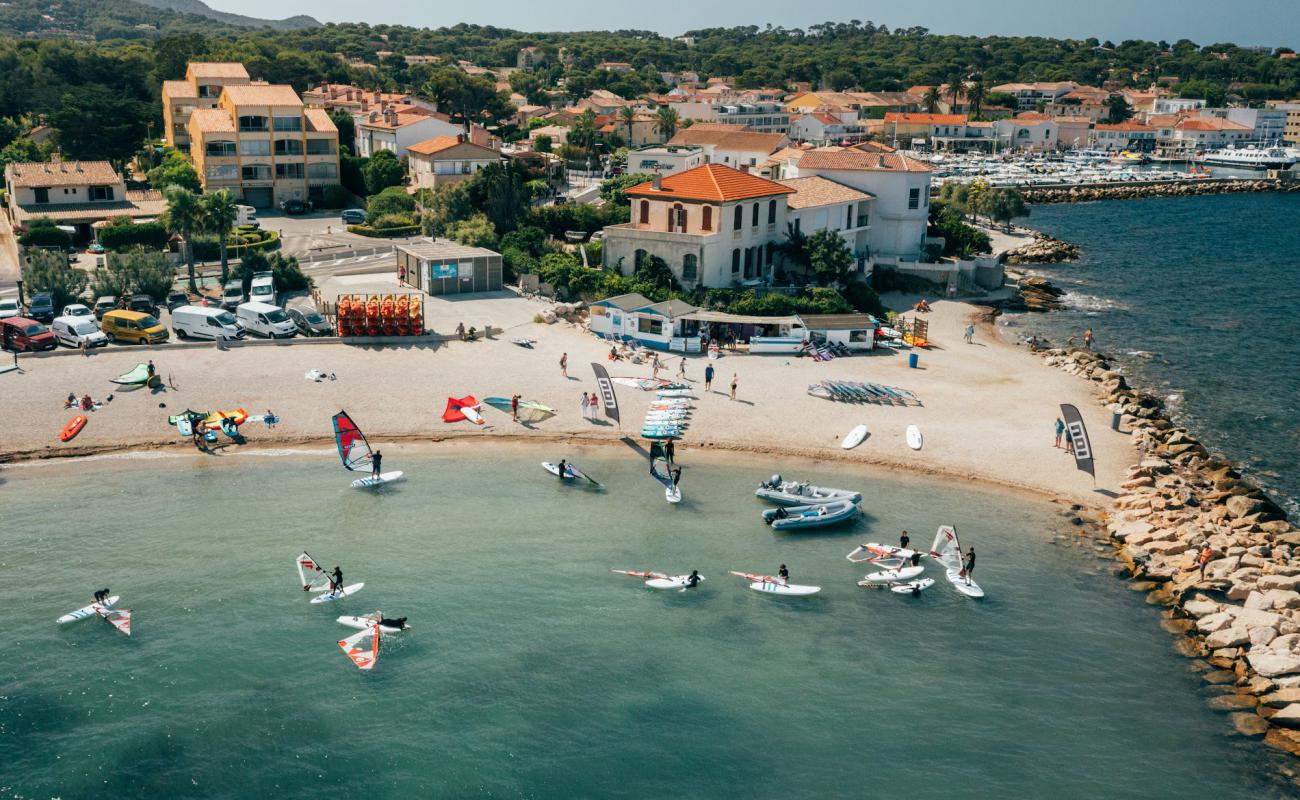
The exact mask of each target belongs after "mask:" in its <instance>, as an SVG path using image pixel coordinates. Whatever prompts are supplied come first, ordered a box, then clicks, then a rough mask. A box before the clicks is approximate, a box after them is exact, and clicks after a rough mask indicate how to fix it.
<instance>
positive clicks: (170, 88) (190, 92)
mask: <svg viewBox="0 0 1300 800" xmlns="http://www.w3.org/2000/svg"><path fill="white" fill-rule="evenodd" d="M162 93H163V95H164V96H166V97H167V98H169V99H171V100H181V99H185V98H190V97H193V98H195V99H198V96H199V93H198V92H197V91H195V89H194V86H193V84H191V83H190V82H189V81H163V85H162Z"/></svg>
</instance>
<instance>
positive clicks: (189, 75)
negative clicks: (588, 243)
mask: <svg viewBox="0 0 1300 800" xmlns="http://www.w3.org/2000/svg"><path fill="white" fill-rule="evenodd" d="M252 82H253V81H252V79H251V78H249V77H248V70H246V69H244V65H243V64H237V63H230V62H208V61H196V62H194V63H191V64H190V65H189V66H187V67H186V68H185V79H184V80H179V81H163V85H162V107H163V138H164V140H166V142H167V145H168V146H169V147H175V148H177V149H180V150H184V149H185V148H187V147H188V146H189V143H190V134H189V122H190V115H191V114H193V113H194V112H195V111H197V110H198V109H200V108H216V106H217V101H218V100H220V99H221V90H222V89H224V88H225V87H227V86H245V85H247V84H250V83H252Z"/></svg>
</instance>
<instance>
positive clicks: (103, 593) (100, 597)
mask: <svg viewBox="0 0 1300 800" xmlns="http://www.w3.org/2000/svg"><path fill="white" fill-rule="evenodd" d="M107 599H108V589H99V590H97V591H96V592H95V602H96V603H102V602H104V601H105V600H107Z"/></svg>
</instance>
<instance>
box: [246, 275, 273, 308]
mask: <svg viewBox="0 0 1300 800" xmlns="http://www.w3.org/2000/svg"><path fill="white" fill-rule="evenodd" d="M248 302H250V303H270V304H271V305H275V277H274V276H273V275H272V274H271V273H269V272H254V273H253V285H252V286H251V287H250V288H249V290H248Z"/></svg>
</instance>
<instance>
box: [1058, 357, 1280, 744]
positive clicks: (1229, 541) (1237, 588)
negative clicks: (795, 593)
mask: <svg viewBox="0 0 1300 800" xmlns="http://www.w3.org/2000/svg"><path fill="white" fill-rule="evenodd" d="M1041 355H1042V356H1043V358H1044V360H1045V361H1046V362H1047V363H1048V364H1050V365H1052V366H1055V367H1058V368H1060V369H1063V370H1065V371H1067V372H1070V373H1072V374H1075V375H1079V376H1082V377H1084V378H1087V379H1088V380H1090V381H1092V382H1093V383H1094V384H1095V385H1096V389H1097V395H1098V398H1099V400H1100V402H1101V403H1102V404H1103V405H1105V406H1106V407H1107V408H1109V409H1110V410H1111V411H1113V412H1114V413H1116V414H1118V415H1119V426H1120V430H1126V431H1130V432H1131V433H1132V434H1133V437H1134V439H1135V441H1136V443H1137V448H1138V453H1139V460H1138V463H1136V464H1134V465H1133V466H1132V467H1131V468H1129V470H1128V478H1127V480H1126V481H1125V482H1124V483H1123V484H1122V485H1121V488H1122V489H1123V491H1124V493H1123V494H1122V495H1121V496H1120V497H1118V498H1117V499H1116V500H1115V502H1114V505H1113V507H1112V509H1111V511H1110V514H1109V518H1108V520H1107V522H1106V528H1105V529H1106V532H1107V534H1108V535H1109V538H1110V540H1111V541H1112V543H1113V544H1114V546H1115V548H1116V550H1117V553H1118V556H1119V559H1120V561H1121V562H1122V563H1123V564H1124V565H1125V568H1126V571H1127V572H1128V573H1129V574H1130V575H1131V576H1132V577H1133V578H1134V579H1136V580H1138V581H1141V582H1142V583H1141V584H1137V586H1140V587H1141V588H1144V589H1146V590H1147V591H1149V592H1150V598H1149V599H1150V600H1151V601H1152V602H1155V603H1159V604H1162V605H1165V606H1167V607H1168V611H1167V620H1166V622H1165V627H1166V628H1168V629H1169V630H1171V631H1174V632H1175V633H1176V634H1177V635H1178V636H1179V641H1178V645H1177V649H1178V651H1179V652H1180V653H1182V654H1184V655H1186V656H1188V657H1189V658H1192V659H1195V665H1196V666H1197V667H1198V668H1199V670H1200V671H1201V673H1202V679H1203V680H1204V681H1205V683H1206V684H1207V685H1209V686H1210V687H1213V694H1214V696H1213V697H1212V699H1211V701H1210V702H1211V705H1212V706H1213V707H1214V708H1216V709H1218V710H1220V711H1224V712H1228V713H1230V717H1229V720H1228V726H1225V727H1230V730H1231V731H1232V732H1233V733H1235V734H1236V735H1239V736H1244V737H1248V738H1257V739H1262V740H1263V741H1264V742H1265V743H1266V744H1268V745H1270V746H1272V747H1274V748H1276V749H1278V750H1282V751H1285V752H1287V753H1291V754H1292V755H1296V756H1300V530H1297V529H1296V528H1295V527H1294V526H1292V525H1291V523H1290V522H1289V521H1288V520H1287V518H1286V514H1285V512H1284V511H1283V510H1282V509H1281V508H1279V507H1278V505H1277V504H1276V503H1275V502H1273V500H1272V499H1271V498H1269V497H1268V495H1267V494H1265V492H1264V491H1263V490H1262V489H1261V488H1260V487H1259V486H1257V485H1255V484H1254V483H1252V482H1251V481H1250V480H1248V479H1246V478H1243V477H1242V475H1241V473H1240V472H1239V471H1238V470H1237V468H1236V466H1235V465H1234V464H1233V463H1231V462H1229V461H1226V460H1224V459H1222V458H1218V457H1216V456H1214V455H1213V454H1211V453H1210V452H1209V451H1208V450H1207V449H1206V447H1205V446H1204V445H1203V444H1201V443H1200V442H1199V441H1197V440H1196V439H1195V438H1194V437H1193V436H1192V435H1191V434H1190V433H1189V432H1188V431H1187V429H1186V428H1182V427H1179V426H1178V425H1175V424H1174V423H1173V422H1171V421H1170V420H1169V419H1168V418H1167V416H1166V415H1165V412H1164V406H1163V404H1162V402H1161V400H1160V399H1159V398H1158V397H1156V396H1154V395H1151V394H1149V393H1146V392H1142V391H1139V390H1137V389H1134V388H1132V387H1130V386H1129V384H1128V381H1127V379H1126V378H1125V377H1124V375H1123V374H1121V373H1120V372H1119V371H1117V370H1116V369H1115V366H1114V365H1113V364H1112V362H1111V360H1110V358H1109V357H1107V356H1105V355H1102V354H1099V353H1094V352H1091V351H1088V350H1080V349H1073V350H1064V349H1059V348H1058V349H1051V350H1046V351H1043V352H1042V353H1041ZM1203 553H1204V556H1203V555H1202V554H1203Z"/></svg>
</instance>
